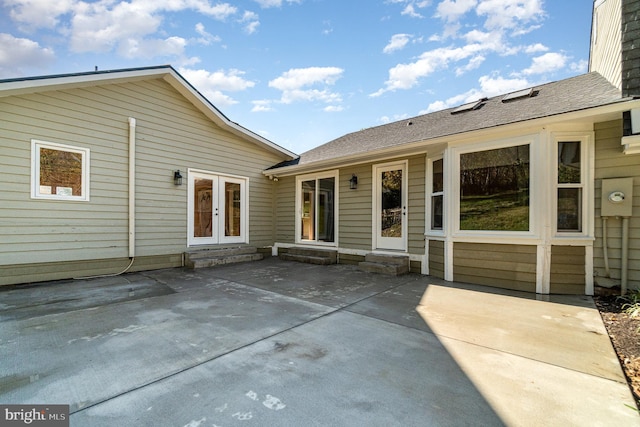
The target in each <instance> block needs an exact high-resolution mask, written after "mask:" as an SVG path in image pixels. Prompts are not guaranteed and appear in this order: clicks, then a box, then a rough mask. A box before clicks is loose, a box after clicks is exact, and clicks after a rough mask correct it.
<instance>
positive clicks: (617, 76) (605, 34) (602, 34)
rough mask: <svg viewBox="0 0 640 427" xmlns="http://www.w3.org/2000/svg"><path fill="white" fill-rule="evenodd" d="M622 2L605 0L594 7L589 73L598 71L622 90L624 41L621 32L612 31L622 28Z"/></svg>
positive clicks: (619, 0)
mask: <svg viewBox="0 0 640 427" xmlns="http://www.w3.org/2000/svg"><path fill="white" fill-rule="evenodd" d="M621 1H622V0H604V1H601V2H597V3H596V5H595V6H594V11H593V28H592V30H591V54H590V57H589V71H597V72H598V73H600V74H601V75H602V76H603V77H604V78H606V79H607V80H609V81H610V82H611V84H613V85H614V86H615V87H617V88H618V89H621V88H622V65H621V64H622V54H621V50H620V46H621V43H622V40H621V38H620V32H619V31H611V29H616V28H621V25H622V22H621V18H622V14H621V12H620V11H621V8H622V6H621Z"/></svg>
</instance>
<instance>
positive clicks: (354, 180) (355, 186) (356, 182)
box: [349, 173, 358, 190]
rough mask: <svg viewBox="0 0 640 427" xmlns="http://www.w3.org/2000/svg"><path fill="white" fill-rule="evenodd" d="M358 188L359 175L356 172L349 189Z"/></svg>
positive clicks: (352, 176)
mask: <svg viewBox="0 0 640 427" xmlns="http://www.w3.org/2000/svg"><path fill="white" fill-rule="evenodd" d="M357 188H358V177H357V176H356V174H355V173H354V174H353V175H351V179H350V180H349V189H351V190H356V189H357Z"/></svg>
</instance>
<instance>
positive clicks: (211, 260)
mask: <svg viewBox="0 0 640 427" xmlns="http://www.w3.org/2000/svg"><path fill="white" fill-rule="evenodd" d="M262 258H263V256H262V254H260V253H258V250H257V248H255V247H253V246H238V247H225V248H212V249H204V250H200V251H194V252H187V253H186V254H185V266H186V267H188V268H207V267H214V266H216V265H226V264H234V263H238V262H249V261H259V260H261V259H262Z"/></svg>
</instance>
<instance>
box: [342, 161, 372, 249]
mask: <svg viewBox="0 0 640 427" xmlns="http://www.w3.org/2000/svg"><path fill="white" fill-rule="evenodd" d="M372 173H373V172H372V168H371V165H370V164H366V165H356V166H352V167H347V168H343V169H341V170H340V224H339V227H340V234H339V235H338V242H339V244H340V247H341V248H349V249H361V250H366V251H370V250H371V242H372V238H373V231H372V230H373V225H372V224H371V218H372V216H371V215H372V213H371V212H372V201H371V194H372V193H371V192H372V186H373V177H372V176H373V175H372ZM353 174H356V175H357V176H358V188H357V189H356V190H350V189H349V180H350V179H351V176H352V175H353Z"/></svg>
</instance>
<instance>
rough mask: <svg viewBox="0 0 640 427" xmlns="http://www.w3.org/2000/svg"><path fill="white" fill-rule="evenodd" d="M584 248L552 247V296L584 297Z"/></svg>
mask: <svg viewBox="0 0 640 427" xmlns="http://www.w3.org/2000/svg"><path fill="white" fill-rule="evenodd" d="M584 275H585V248H584V246H552V247H551V280H550V285H551V286H550V292H551V293H552V294H573V295H584Z"/></svg>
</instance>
